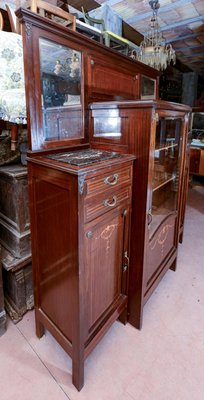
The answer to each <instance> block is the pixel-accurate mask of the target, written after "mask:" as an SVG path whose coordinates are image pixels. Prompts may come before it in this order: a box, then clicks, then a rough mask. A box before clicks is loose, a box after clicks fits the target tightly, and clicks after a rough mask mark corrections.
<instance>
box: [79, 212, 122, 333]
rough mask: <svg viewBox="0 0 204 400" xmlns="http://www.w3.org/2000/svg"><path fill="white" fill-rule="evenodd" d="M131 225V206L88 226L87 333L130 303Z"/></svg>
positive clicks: (86, 257)
mask: <svg viewBox="0 0 204 400" xmlns="http://www.w3.org/2000/svg"><path fill="white" fill-rule="evenodd" d="M128 226H129V209H128V207H118V208H116V209H115V210H113V211H110V212H108V213H106V214H105V215H102V216H101V217H99V218H97V219H95V220H94V221H92V222H90V223H89V224H86V225H85V232H84V237H85V265H86V271H85V276H86V282H87V287H86V292H87V296H86V298H87V299H88V303H87V313H88V327H87V329H88V335H90V334H91V333H92V332H93V331H94V330H95V329H96V328H97V327H98V326H99V325H100V326H102V325H103V324H104V323H105V321H106V320H107V318H109V317H110V315H111V314H112V313H114V312H115V311H116V310H117V309H118V308H120V310H121V311H122V309H123V307H124V308H125V307H126V305H127V278H128V265H127V264H128V242H129V240H128V230H129V229H128ZM121 307H122V308H121ZM121 311H120V312H121Z"/></svg>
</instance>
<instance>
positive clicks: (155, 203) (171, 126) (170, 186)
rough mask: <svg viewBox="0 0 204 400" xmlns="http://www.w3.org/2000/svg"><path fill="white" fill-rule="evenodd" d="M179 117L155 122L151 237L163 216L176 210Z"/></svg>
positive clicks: (180, 125) (179, 146)
mask: <svg viewBox="0 0 204 400" xmlns="http://www.w3.org/2000/svg"><path fill="white" fill-rule="evenodd" d="M181 127H182V120H181V119H179V118H178V119H171V118H160V119H159V121H158V122H157V128H156V137H155V150H154V170H153V180H152V206H151V216H152V218H151V223H150V226H149V228H150V236H151V235H152V234H153V233H154V232H155V230H156V229H157V228H158V227H159V225H160V224H161V223H162V222H163V220H164V218H165V217H167V216H168V215H170V214H172V213H174V212H175V211H176V209H177V195H178V184H179V162H180V158H179V156H180V148H181Z"/></svg>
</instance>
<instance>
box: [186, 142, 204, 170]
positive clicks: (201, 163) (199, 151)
mask: <svg viewBox="0 0 204 400" xmlns="http://www.w3.org/2000/svg"><path fill="white" fill-rule="evenodd" d="M189 172H190V175H196V176H204V145H200V146H199V145H197V146H191V148H190V171H189Z"/></svg>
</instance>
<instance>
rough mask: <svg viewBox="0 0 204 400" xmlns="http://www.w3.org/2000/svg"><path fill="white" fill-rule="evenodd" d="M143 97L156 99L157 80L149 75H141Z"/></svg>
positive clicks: (144, 98)
mask: <svg viewBox="0 0 204 400" xmlns="http://www.w3.org/2000/svg"><path fill="white" fill-rule="evenodd" d="M140 88H141V89H140V91H141V96H140V97H141V99H142V100H154V99H156V80H155V79H152V78H149V77H147V76H144V75H141V83H140Z"/></svg>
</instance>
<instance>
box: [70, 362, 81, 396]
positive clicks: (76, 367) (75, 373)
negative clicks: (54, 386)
mask: <svg viewBox="0 0 204 400" xmlns="http://www.w3.org/2000/svg"><path fill="white" fill-rule="evenodd" d="M72 383H73V385H74V386H75V387H76V388H77V390H78V391H80V390H81V389H82V387H83V386H84V359H83V360H79V359H72Z"/></svg>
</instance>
